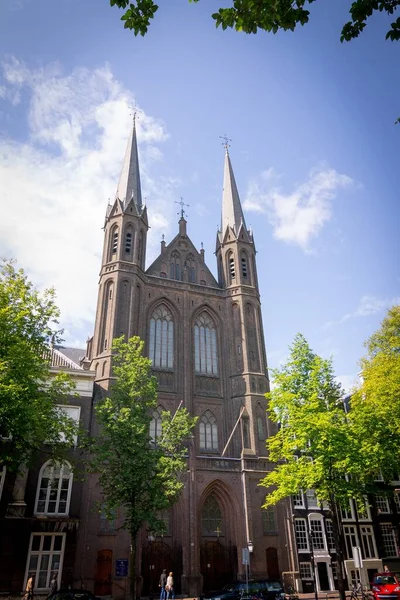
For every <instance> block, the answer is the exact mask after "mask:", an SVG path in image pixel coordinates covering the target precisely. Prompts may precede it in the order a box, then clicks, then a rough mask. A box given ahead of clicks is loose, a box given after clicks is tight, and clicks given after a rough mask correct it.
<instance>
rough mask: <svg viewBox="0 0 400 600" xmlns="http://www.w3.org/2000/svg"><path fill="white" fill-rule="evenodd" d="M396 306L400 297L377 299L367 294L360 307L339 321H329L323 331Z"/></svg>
mask: <svg viewBox="0 0 400 600" xmlns="http://www.w3.org/2000/svg"><path fill="white" fill-rule="evenodd" d="M395 304H400V297H394V298H377V297H376V296H370V295H367V294H366V295H364V296H362V297H361V298H360V301H359V303H358V306H357V307H356V308H355V310H354V311H353V312H349V313H346V314H345V315H343V317H341V318H340V319H339V320H338V321H327V322H326V323H325V324H324V326H323V329H325V330H326V329H329V328H330V327H332V326H333V325H339V324H340V323H345V322H346V321H348V320H349V319H354V318H358V317H369V316H371V315H375V314H377V313H379V312H382V311H384V310H387V309H388V308H390V307H391V306H394V305H395Z"/></svg>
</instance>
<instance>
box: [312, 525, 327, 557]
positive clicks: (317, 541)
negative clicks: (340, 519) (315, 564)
mask: <svg viewBox="0 0 400 600" xmlns="http://www.w3.org/2000/svg"><path fill="white" fill-rule="evenodd" d="M310 529H311V543H312V546H313V548H314V550H325V538H324V531H323V528H322V519H310Z"/></svg>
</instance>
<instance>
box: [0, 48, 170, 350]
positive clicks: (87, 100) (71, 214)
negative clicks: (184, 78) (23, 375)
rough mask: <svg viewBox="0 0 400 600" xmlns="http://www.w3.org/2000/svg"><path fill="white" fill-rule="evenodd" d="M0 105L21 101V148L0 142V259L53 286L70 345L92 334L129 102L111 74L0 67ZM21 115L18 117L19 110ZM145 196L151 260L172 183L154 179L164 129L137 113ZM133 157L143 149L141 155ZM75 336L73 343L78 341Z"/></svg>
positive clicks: (165, 223) (11, 63)
mask: <svg viewBox="0 0 400 600" xmlns="http://www.w3.org/2000/svg"><path fill="white" fill-rule="evenodd" d="M2 72H3V81H1V79H0V90H1V93H0V101H1V102H2V103H3V104H5V103H6V102H7V101H11V102H12V101H13V100H12V99H13V98H14V97H16V94H18V95H23V96H24V100H25V99H27V100H28V101H29V115H28V128H29V139H28V140H26V141H24V142H19V141H18V142H17V141H15V140H12V139H5V138H0V189H1V190H2V192H1V219H0V256H8V257H13V258H17V260H18V262H19V264H20V266H22V267H23V268H25V269H26V270H27V271H28V273H29V276H30V278H31V279H32V280H33V281H34V282H35V283H36V285H38V286H39V287H48V286H54V287H55V288H56V290H57V295H58V304H59V306H60V308H61V311H62V323H63V324H64V325H65V327H66V329H67V330H68V335H69V336H70V339H72V338H74V337H76V336H77V335H79V339H81V340H82V339H84V338H85V337H86V334H87V333H90V332H91V330H92V327H93V320H94V312H95V308H96V295H97V274H98V272H99V268H100V258H101V252H102V243H103V234H102V231H101V227H102V225H103V222H104V221H103V219H104V214H105V210H106V205H107V199H108V198H110V197H111V198H113V197H114V194H115V191H116V186H117V182H118V177H119V171H120V169H121V166H122V160H123V156H124V152H125V145H126V141H127V137H128V134H129V127H130V116H129V113H130V110H129V105H130V104H132V102H133V101H134V98H133V94H132V93H131V92H130V91H129V90H127V89H125V88H124V87H123V86H122V85H121V84H120V83H119V82H118V81H117V80H116V79H115V78H114V76H113V74H112V72H111V71H110V68H109V67H108V66H105V67H103V68H99V69H95V70H89V69H84V68H79V69H74V70H73V71H72V72H71V73H69V74H66V75H65V74H63V73H62V71H61V69H60V67H59V66H58V65H49V66H46V67H44V68H40V69H30V68H29V67H28V66H26V65H25V64H23V63H21V62H19V61H18V60H16V59H15V58H9V59H8V60H7V62H6V63H3V65H2ZM19 109H20V107H19ZM137 129H138V140H139V143H141V144H142V143H143V142H146V146H145V151H144V152H142V153H141V175H142V186H143V195H144V196H147V197H148V198H149V199H151V207H152V210H151V216H150V225H151V229H150V232H149V245H148V247H149V250H150V255H151V254H154V255H155V254H156V253H157V252H158V243H159V239H160V237H161V231H160V230H162V231H163V232H166V233H167V231H168V227H169V216H172V213H173V209H172V206H173V202H172V201H171V196H172V194H173V193H174V195H176V192H174V190H175V188H176V185H177V184H178V180H173V179H168V178H163V177H161V176H160V177H158V178H157V180H156V179H155V178H154V177H153V176H152V167H153V165H154V161H158V162H159V161H160V160H161V159H162V155H161V152H160V150H159V148H158V147H157V146H153V144H159V143H160V142H162V141H163V140H165V139H166V137H167V134H166V131H165V127H164V125H163V124H162V123H161V122H160V121H159V120H157V119H155V118H154V117H152V116H150V115H147V114H146V113H145V112H144V111H141V113H140V118H139V120H138V124H137ZM139 152H141V149H139ZM77 332H78V333H77Z"/></svg>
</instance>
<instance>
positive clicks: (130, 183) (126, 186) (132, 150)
mask: <svg viewBox="0 0 400 600" xmlns="http://www.w3.org/2000/svg"><path fill="white" fill-rule="evenodd" d="M116 198H119V199H120V200H121V201H122V202H124V207H126V206H127V205H128V204H129V202H130V200H131V198H133V201H134V203H135V204H136V207H137V209H138V212H139V213H140V212H141V210H142V189H141V186H140V171H139V155H138V149H137V140H136V119H135V116H134V117H133V126H132V131H131V134H130V136H129V140H128V144H127V147H126V152H125V158H124V164H123V166H122V171H121V176H120V178H119V183H118V188H117V193H116Z"/></svg>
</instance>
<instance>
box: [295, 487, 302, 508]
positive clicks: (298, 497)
mask: <svg viewBox="0 0 400 600" xmlns="http://www.w3.org/2000/svg"><path fill="white" fill-rule="evenodd" d="M292 499H293V506H294V507H295V508H304V494H303V492H302V491H300V492H299V493H298V494H294V495H293V496H292Z"/></svg>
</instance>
